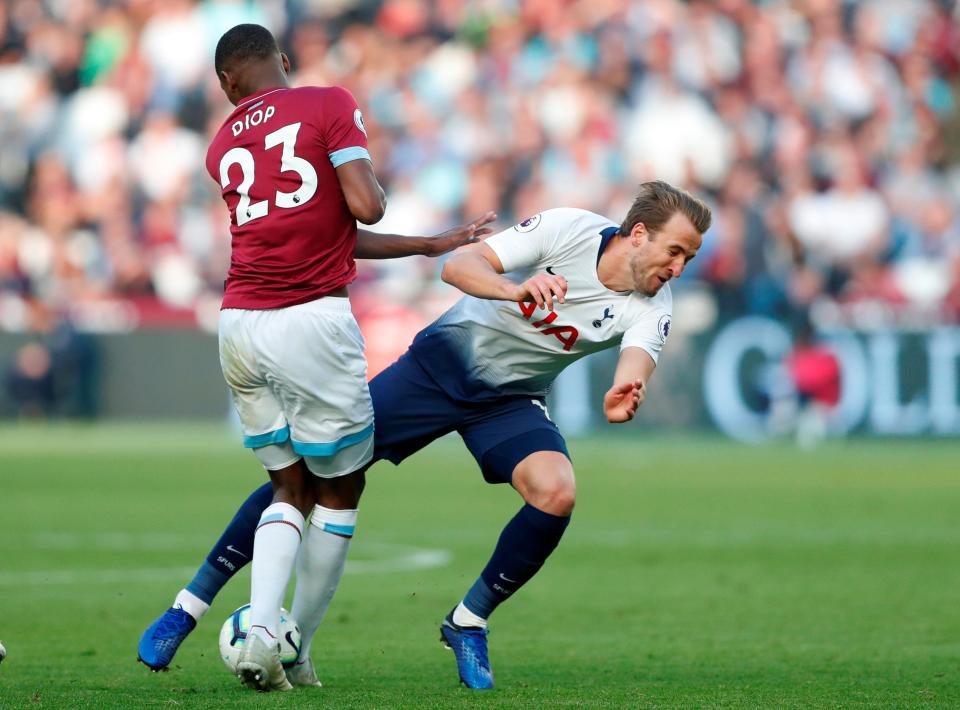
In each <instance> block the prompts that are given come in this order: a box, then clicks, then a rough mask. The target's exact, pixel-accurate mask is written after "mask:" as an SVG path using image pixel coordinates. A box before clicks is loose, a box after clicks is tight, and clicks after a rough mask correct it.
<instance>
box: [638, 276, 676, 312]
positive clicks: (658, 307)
mask: <svg viewBox="0 0 960 710" xmlns="http://www.w3.org/2000/svg"><path fill="white" fill-rule="evenodd" d="M630 301H632V302H633V303H635V304H636V310H637V313H638V315H639V314H642V313H648V312H650V311H666V312H667V313H670V312H672V311H673V291H671V290H670V284H668V283H666V284H664V285H663V286H662V287H661V288H660V290H659V291H657V293H656V294H655V295H653V296H644V295H643V294H642V293H640V292H639V291H634V292H633V293H631V294H630Z"/></svg>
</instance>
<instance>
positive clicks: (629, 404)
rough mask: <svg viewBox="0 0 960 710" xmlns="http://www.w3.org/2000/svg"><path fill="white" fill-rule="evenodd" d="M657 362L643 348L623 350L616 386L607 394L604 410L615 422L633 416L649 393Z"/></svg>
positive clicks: (604, 398)
mask: <svg viewBox="0 0 960 710" xmlns="http://www.w3.org/2000/svg"><path fill="white" fill-rule="evenodd" d="M656 366H657V364H656V363H655V362H654V361H653V358H652V357H651V356H650V353H648V352H647V351H646V350H644V349H643V348H636V347H629V348H624V349H623V350H622V351H621V352H620V359H619V360H618V361H617V370H616V372H614V374H613V386H612V387H611V388H610V389H608V390H607V393H606V394H605V395H603V413H604V414H605V415H606V417H607V421H608V422H611V423H613V424H620V423H623V422H628V421H630V420H631V419H633V417H634V415H635V414H636V413H637V410H638V409H639V408H640V405H641V404H643V400H644V398H645V397H646V396H647V382H648V381H649V379H650V376H651V375H652V374H653V369H654V368H655V367H656Z"/></svg>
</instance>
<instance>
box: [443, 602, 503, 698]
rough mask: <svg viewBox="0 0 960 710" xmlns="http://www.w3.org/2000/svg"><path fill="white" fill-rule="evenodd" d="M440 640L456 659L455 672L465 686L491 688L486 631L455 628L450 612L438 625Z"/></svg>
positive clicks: (479, 688) (491, 674) (491, 675)
mask: <svg viewBox="0 0 960 710" xmlns="http://www.w3.org/2000/svg"><path fill="white" fill-rule="evenodd" d="M440 640H441V641H442V642H443V643H444V645H445V646H446V647H447V648H449V649H452V650H453V654H454V655H455V656H456V657H457V671H459V673H460V681H461V682H462V683H463V684H464V685H465V686H467V687H468V688H474V689H476V690H488V689H490V688H492V687H493V671H492V670H490V658H489V656H488V655H487V630H486V629H477V628H471V627H464V626H457V625H456V624H455V623H453V614H452V612H451V613H450V614H447V617H446V618H445V619H444V620H443V623H442V624H440Z"/></svg>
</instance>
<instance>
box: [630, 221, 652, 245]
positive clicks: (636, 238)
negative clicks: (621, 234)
mask: <svg viewBox="0 0 960 710" xmlns="http://www.w3.org/2000/svg"><path fill="white" fill-rule="evenodd" d="M649 237H650V233H649V232H647V225H645V224H644V223H643V222H637V223H636V224H635V225H633V229H631V230H630V240H631V241H632V242H633V244H634V246H640V244H641V243H642V242H643V241H644V240H646V239H649Z"/></svg>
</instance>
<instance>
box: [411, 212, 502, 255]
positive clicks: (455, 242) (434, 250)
mask: <svg viewBox="0 0 960 710" xmlns="http://www.w3.org/2000/svg"><path fill="white" fill-rule="evenodd" d="M496 218H497V213H496V212H487V213H486V214H484V215H483V216H482V217H479V218H477V219H475V220H473V221H472V222H470V223H468V224H461V225H458V226H456V227H454V228H453V229H448V230H447V231H446V232H443V233H442V234H435V235H434V236H432V237H430V238H428V239H427V249H426V251H425V252H424V253H425V254H426V255H427V256H440V255H441V254H446V253H447V252H449V251H453V250H454V249H457V248H459V247H462V246H464V245H465V244H474V243H475V242H479V241H480V237H485V236H486V235H488V234H490V232H492V231H493V230H492V229H490V228H489V227H485V226H484V225H486V224H490V223H491V222H492V221H493V220H495V219H496Z"/></svg>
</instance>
